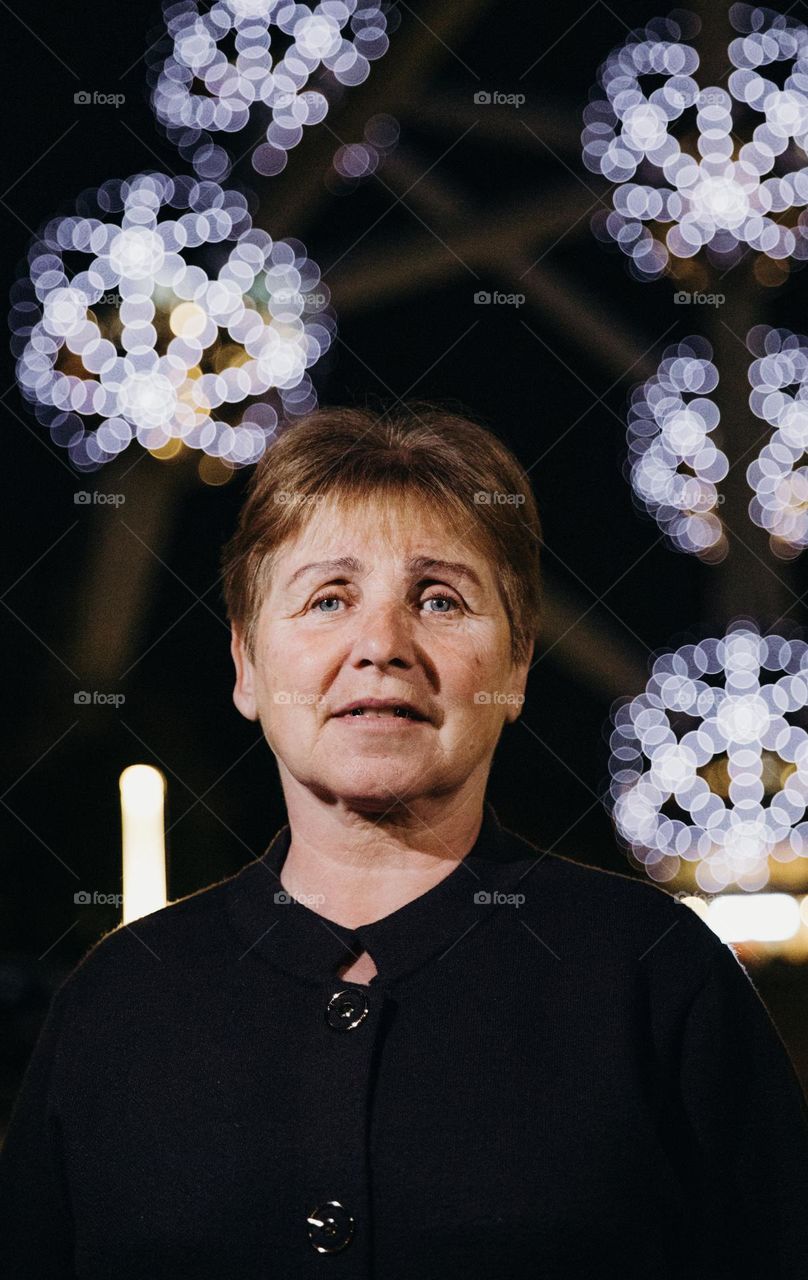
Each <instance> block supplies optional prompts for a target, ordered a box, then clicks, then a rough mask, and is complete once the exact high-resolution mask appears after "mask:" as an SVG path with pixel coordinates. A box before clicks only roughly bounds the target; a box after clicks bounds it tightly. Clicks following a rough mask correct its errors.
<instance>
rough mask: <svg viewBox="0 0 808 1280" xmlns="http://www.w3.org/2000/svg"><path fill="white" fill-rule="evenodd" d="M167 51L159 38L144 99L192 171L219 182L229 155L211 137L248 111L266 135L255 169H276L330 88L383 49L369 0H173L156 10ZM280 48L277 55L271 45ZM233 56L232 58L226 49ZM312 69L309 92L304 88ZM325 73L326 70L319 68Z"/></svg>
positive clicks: (353, 78)
mask: <svg viewBox="0 0 808 1280" xmlns="http://www.w3.org/2000/svg"><path fill="white" fill-rule="evenodd" d="M164 16H165V22H166V27H167V32H168V39H169V41H170V52H169V53H168V54H167V56H166V54H165V50H164V49H163V48H162V47H161V45H159V44H158V46H157V49H156V58H155V59H154V63H153V66H152V69H151V80H152V86H153V87H152V94H151V102H152V107H153V109H154V112H155V115H156V117H157V119H158V120H159V122H160V123H161V125H162V126H163V127H164V128H165V130H166V132H167V134H168V137H169V138H170V139H171V141H172V142H173V143H174V144H175V145H176V146H177V147H178V148H179V150H180V153H181V154H182V156H183V157H184V158H185V159H186V160H188V161H189V162H190V163H191V164H192V165H193V168H194V170H195V172H196V173H197V174H198V175H199V176H200V177H205V178H222V177H224V176H226V175H227V173H229V171H230V168H231V160H230V157H229V156H228V153H227V151H226V150H225V148H224V147H222V146H220V145H218V144H216V143H214V142H213V140H212V138H211V135H212V134H213V135H216V134H222V133H230V134H234V133H238V132H240V131H241V130H243V129H245V128H246V126H247V125H248V123H249V121H250V117H251V113H252V112H253V108H256V107H257V108H258V110H259V111H262V112H263V117H264V119H262V120H261V127H262V128H263V127H264V120H265V119H266V117H267V116H268V117H269V122H268V124H266V129H265V137H264V140H263V141H262V142H260V143H259V144H258V145H257V146H256V147H255V149H254V150H253V154H252V164H253V168H254V169H255V170H256V172H258V173H260V174H263V175H264V176H272V175H274V174H277V173H280V172H281V170H282V169H283V168H284V167H285V165H286V161H287V153H288V152H289V151H290V150H291V149H292V147H295V146H297V144H298V143H299V142H300V140H301V138H302V136H303V129H304V126H306V125H313V124H318V123H319V122H320V121H321V120H323V119H324V117H325V116H326V114H327V112H328V109H329V99H328V97H327V96H326V93H325V92H323V90H324V89H325V88H327V87H328V86H329V84H333V83H334V82H336V88H337V91H338V92H339V90H340V86H351V85H357V84H361V82H362V81H363V80H365V79H367V76H368V74H369V72H370V63H371V62H372V61H374V60H375V59H377V58H381V57H382V56H383V54H384V53H386V51H387V48H388V45H389V39H388V35H387V26H388V23H387V17H386V14H385V11H384V9H383V8H382V7H381V5H380V4H379V3H377V2H376V0H320V3H319V4H316V5H314V6H312V5H309V4H295V3H290V2H289V0H217V2H216V3H214V4H213V5H211V6H210V7H209V8H208V7H206V6H204V5H202V4H201V3H199V0H180V2H179V3H176V4H167V5H166V6H165V8H164ZM278 45H284V46H285V47H284V48H283V50H282V52H281V51H280V49H278V50H277V52H276V46H278ZM231 49H232V50H233V54H234V56H231V54H230V52H229V51H230V50H231ZM315 73H319V80H318V85H319V87H318V88H316V89H313V88H310V87H307V86H308V85H309V82H310V81H311V79H312V77H313V76H314V75H315ZM326 73H328V74H326Z"/></svg>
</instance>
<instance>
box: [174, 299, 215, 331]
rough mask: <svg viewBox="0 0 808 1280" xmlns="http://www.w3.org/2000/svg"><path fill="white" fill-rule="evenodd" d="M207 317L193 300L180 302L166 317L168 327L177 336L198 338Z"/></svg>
mask: <svg viewBox="0 0 808 1280" xmlns="http://www.w3.org/2000/svg"><path fill="white" fill-rule="evenodd" d="M207 322H208V317H207V316H206V314H205V312H204V311H203V310H202V308H201V307H200V306H197V304H196V303H195V302H181V303H180V304H179V306H177V307H175V308H174V310H173V311H172V312H171V315H170V316H169V317H168V323H169V327H170V329H171V332H172V333H175V334H176V335H177V337H178V338H198V337H199V335H200V334H201V333H202V331H203V330H204V328H205V325H206V324H207Z"/></svg>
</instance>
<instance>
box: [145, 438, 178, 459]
mask: <svg viewBox="0 0 808 1280" xmlns="http://www.w3.org/2000/svg"><path fill="white" fill-rule="evenodd" d="M184 448H185V445H184V444H183V442H182V440H179V439H178V438H177V437H176V436H172V438H171V439H170V440H166V442H165V444H161V445H160V447H159V448H158V449H149V453H150V454H151V455H152V457H153V458H159V459H160V461H161V462H173V461H174V459H175V458H178V457H179V455H180V454H181V453H182V451H183V449H184Z"/></svg>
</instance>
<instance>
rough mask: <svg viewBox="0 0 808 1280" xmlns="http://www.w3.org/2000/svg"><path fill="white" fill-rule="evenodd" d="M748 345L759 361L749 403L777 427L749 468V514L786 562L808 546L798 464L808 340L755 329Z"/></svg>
mask: <svg viewBox="0 0 808 1280" xmlns="http://www.w3.org/2000/svg"><path fill="white" fill-rule="evenodd" d="M746 343H747V346H748V347H749V350H750V352H751V353H752V355H754V356H755V357H756V359H754V360H753V361H752V362H751V364H750V366H749V381H750V383H751V385H752V393H751V395H750V397H749V403H750V405H751V407H752V410H753V412H754V413H755V414H757V416H758V417H759V418H762V419H763V420H764V422H768V423H770V424H771V426H772V427H774V431H773V433H772V435H771V436H770V437H769V439H768V440H767V442H766V444H765V445H764V446H763V448H762V449H761V451H760V453H759V454H758V456H757V458H755V460H754V462H752V463H751V464H750V466H749V467H747V471H746V478H747V480H748V481H749V484H750V486H751V488H752V490H753V493H754V496H753V498H752V500H751V502H750V504H749V514H750V516H751V517H752V519H753V520H754V522H755V524H757V525H759V526H760V527H761V528H762V529H767V530H768V531H769V544H770V546H771V549H772V551H773V552H774V553H775V555H777V556H779V557H780V558H781V559H784V560H785V559H790V558H792V557H793V556H795V555H798V554H799V553H800V552H801V551H802V550H803V548H804V547H806V546H808V467H806V466H805V465H804V464H803V465H798V464H800V463H801V462H802V459H803V458H804V456H805V453H806V450H808V338H806V337H805V336H804V335H803V334H798V333H792V332H791V331H790V330H789V329H773V328H771V327H770V326H768V325H755V327H754V328H753V329H750V331H749V333H748V334H747V339H746Z"/></svg>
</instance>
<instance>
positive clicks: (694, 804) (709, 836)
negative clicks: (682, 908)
mask: <svg viewBox="0 0 808 1280" xmlns="http://www.w3.org/2000/svg"><path fill="white" fill-rule="evenodd" d="M721 681H723V683H721ZM806 706H808V645H806V643H805V642H804V641H803V640H796V639H792V640H787V639H784V638H783V637H782V636H777V635H769V636H761V635H760V634H759V633H758V631H757V630H756V628H755V627H754V625H753V624H749V623H744V622H739V623H736V624H735V625H734V626H733V627H731V628H730V630H729V631H728V632H727V634H726V635H725V636H723V637H722V638H718V639H709V640H703V641H701V642H700V643H699V644H695V645H693V644H687V645H683V646H682V647H681V648H680V649H677V650H676V651H675V652H672V653H666V654H663V655H662V656H661V657H659V658H657V659H656V661H655V662H654V665H653V669H652V673H651V678H650V680H649V681H648V685H647V687H646V690H645V692H644V693H642V694H640V695H639V697H636V698H633V699H631V700H625V701H623V702H621V703H620V704H619V705H618V706H617V707H616V709H615V710H614V711H613V713H612V733H611V738H610V745H611V759H610V766H609V767H610V772H611V778H612V781H611V787H610V792H611V803H612V815H613V818H614V821H615V825H616V828H617V831H618V833H619V835H620V836H621V838H622V839H623V840H624V841H625V842H626V844H627V845H628V846H629V847H630V848H631V849H632V850H633V852H634V854H635V855H636V857H637V858H638V860H639V861H641V862H642V863H643V864H644V866H645V869H646V871H647V872H648V874H649V875H650V876H651V877H652V879H655V880H658V881H667V880H671V879H672V878H673V877H674V876H676V875H677V874H678V873H679V871H680V870H681V866H682V863H683V862H692V863H696V864H697V866H696V872H695V876H696V881H697V883H698V885H699V887H700V888H701V889H702V890H703V891H705V892H707V893H715V892H719V891H721V890H723V889H725V888H726V887H727V886H729V885H733V884H736V885H738V886H739V887H741V888H742V889H744V890H746V891H748V892H757V891H758V890H760V889H762V888H763V887H764V885H765V884H766V883H767V882H768V879H769V858H770V857H773V858H775V859H776V860H778V861H782V862H789V861H792V860H793V859H794V858H797V857H802V858H808V821H805V811H806V806H808V733H806V731H805V729H804V728H803V727H802V724H797V723H793V722H792V720H789V719H788V718H787V717H789V716H792V717H795V716H796V717H799V718H800V719H801V720H803V721H804V720H805V719H806V717H805V714H804V712H805V708H806ZM767 798H768V803H766V801H767Z"/></svg>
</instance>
